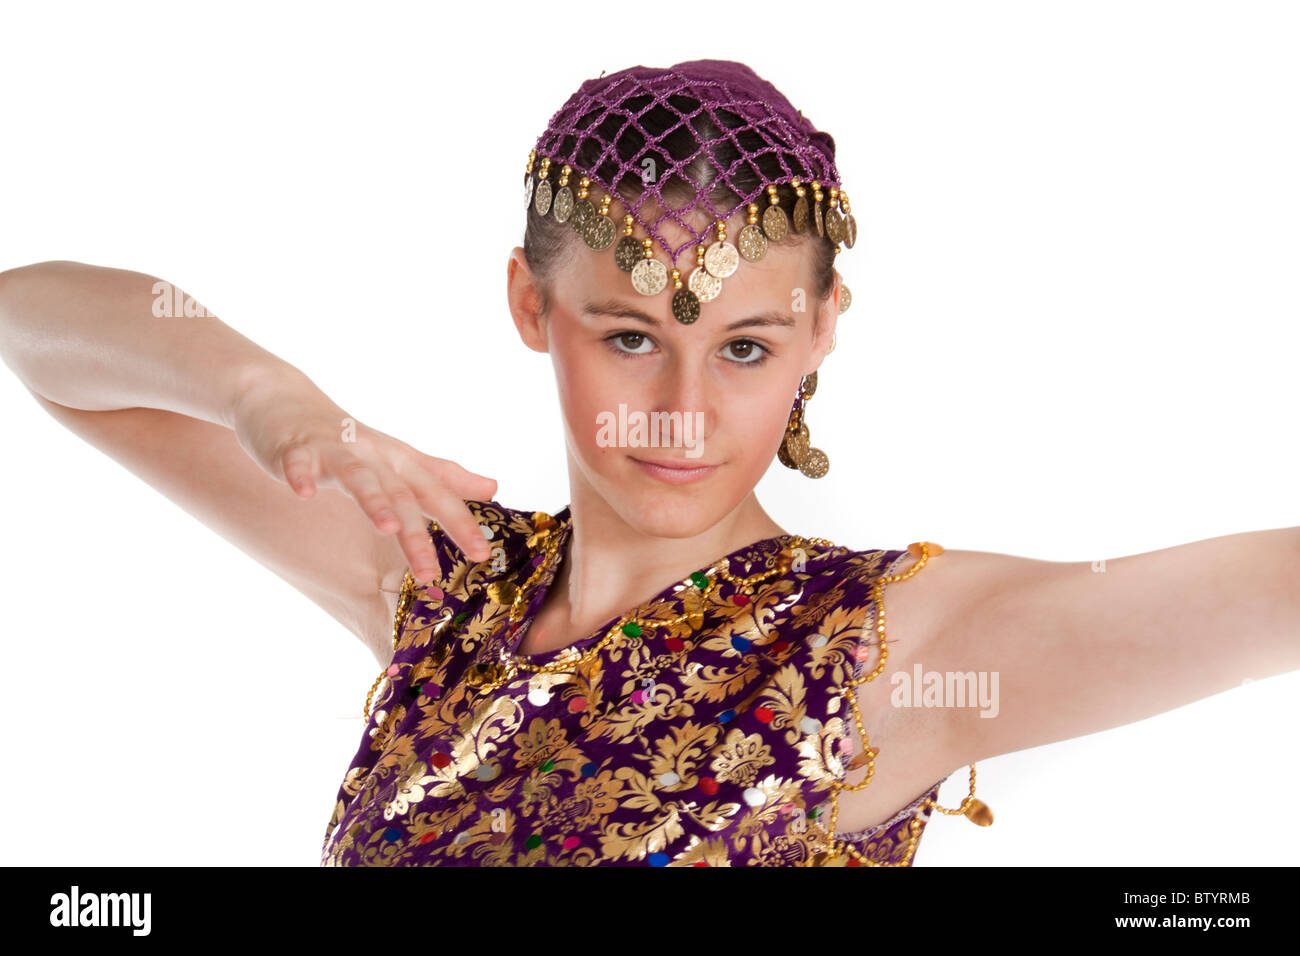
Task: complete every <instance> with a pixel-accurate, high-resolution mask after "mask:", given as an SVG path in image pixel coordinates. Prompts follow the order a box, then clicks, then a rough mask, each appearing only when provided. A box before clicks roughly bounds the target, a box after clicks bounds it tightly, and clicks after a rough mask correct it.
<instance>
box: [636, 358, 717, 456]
mask: <svg viewBox="0 0 1300 956" xmlns="http://www.w3.org/2000/svg"><path fill="white" fill-rule="evenodd" d="M717 387H718V383H717V382H715V381H714V380H713V378H712V377H711V376H710V372H709V369H708V363H707V362H706V361H704V360H703V359H701V358H699V357H698V356H689V355H681V354H679V355H677V356H676V357H674V358H673V359H672V360H671V361H668V362H665V363H664V364H663V365H662V366H661V367H660V376H659V380H658V381H657V382H655V384H654V388H653V392H652V394H653V395H654V401H653V402H652V403H651V404H652V407H651V408H650V412H651V413H652V414H653V413H655V412H659V413H663V414H666V415H672V414H673V413H677V417H675V418H669V419H664V420H665V421H672V422H676V423H679V425H680V427H683V428H689V429H690V433H691V434H692V435H693V436H694V439H695V440H696V441H703V440H705V439H706V438H708V436H709V435H710V434H712V431H713V418H714V395H715V389H716V388H717ZM688 415H689V416H690V420H689V422H687V420H686V417H687V416H688ZM652 421H653V419H652Z"/></svg>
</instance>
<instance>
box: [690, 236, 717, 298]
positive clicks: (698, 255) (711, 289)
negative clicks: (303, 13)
mask: <svg viewBox="0 0 1300 956" xmlns="http://www.w3.org/2000/svg"><path fill="white" fill-rule="evenodd" d="M686 285H687V287H688V288H689V289H690V290H691V291H692V292H694V293H695V297H696V298H698V299H699V300H700V301H701V302H711V301H713V300H714V299H716V298H717V297H718V295H719V294H721V292H722V280H721V279H719V278H718V277H717V276H715V275H713V274H712V273H711V272H709V270H708V269H706V268H705V266H704V241H703V240H701V241H700V243H699V244H698V245H697V246H696V247H695V269H694V271H692V272H691V277H690V278H689V279H687V280H686Z"/></svg>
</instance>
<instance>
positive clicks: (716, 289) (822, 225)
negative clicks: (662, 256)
mask: <svg viewBox="0 0 1300 956" xmlns="http://www.w3.org/2000/svg"><path fill="white" fill-rule="evenodd" d="M539 159H540V160H541V167H540V168H539V169H536V172H534V168H535V167H536V166H537V161H538V160H539ZM553 164H554V165H557V166H559V167H560V180H559V187H558V189H553V188H552V186H551V183H550V175H551V167H552V165H553ZM575 173H579V174H580V180H579V186H578V191H577V195H576V198H575V197H574V193H573V191H572V189H571V188H570V186H569V180H570V178H571V177H572V176H573V175H574V174H575ZM591 185H592V181H591V177H590V176H586V175H581V171H580V170H575V169H574V168H573V167H572V166H570V165H568V164H567V163H560V161H558V160H555V161H553V160H552V159H551V158H550V157H546V156H539V155H538V153H537V150H536V149H535V148H534V149H530V150H529V151H528V162H527V165H526V166H525V167H524V206H525V208H527V207H528V206H532V207H533V208H534V209H536V210H537V213H538V214H539V215H542V216H547V215H549V216H551V217H552V218H554V219H555V221H557V222H562V223H568V224H569V225H570V226H571V227H572V228H573V230H574V231H575V232H577V233H578V234H579V235H580V236H581V237H582V238H583V240H584V241H585V242H586V243H587V245H588V246H590V247H591V248H592V249H594V250H596V251H598V252H600V251H604V250H606V249H608V248H610V246H613V247H614V260H615V262H616V263H617V264H618V267H619V268H620V269H621V270H622V271H624V272H626V273H628V274H629V280H630V282H631V284H632V287H633V288H634V289H635V290H636V291H637V292H639V293H640V294H641V295H645V296H653V295H658V294H659V293H661V292H663V290H664V289H666V288H667V289H671V290H672V292H673V299H672V311H673V317H674V318H676V319H677V321H678V322H680V323H682V324H683V325H690V324H691V323H693V322H695V320H696V319H698V318H699V314H700V304H701V303H702V302H709V301H711V300H712V299H714V298H716V297H717V296H718V295H719V294H720V292H721V289H722V281H723V280H724V279H726V278H727V277H728V276H730V275H732V274H733V273H734V272H735V271H736V267H737V265H738V263H739V261H740V259H741V258H744V259H747V260H749V261H751V262H757V261H758V260H760V259H762V258H763V257H764V256H765V255H766V254H767V249H768V246H769V244H770V243H773V242H780V241H781V240H782V239H784V238H786V237H787V236H788V235H790V234H791V233H792V232H793V233H804V232H808V231H809V228H810V224H809V220H811V228H813V229H815V230H816V232H817V234H818V235H819V236H825V237H827V238H829V239H830V240H831V241H832V242H833V243H834V244H835V260H836V262H837V263H838V261H839V254H840V251H841V245H842V246H844V247H846V248H850V249H851V248H853V244H854V243H855V242H856V241H857V235H858V227H857V222H856V220H854V218H853V214H852V213H851V212H850V204H849V194H848V193H846V192H844V191H843V190H841V189H839V188H838V187H835V186H832V187H830V197H829V204H826V206H825V208H824V209H823V202H822V200H823V199H824V198H825V195H824V194H823V192H822V186H821V183H820V182H819V181H818V180H815V179H814V180H812V182H811V184H810V185H811V189H812V195H813V204H812V207H811V210H810V209H809V206H808V200H807V196H806V193H807V189H806V188H805V187H804V186H803V185H801V180H800V179H799V177H797V176H795V177H791V179H790V180H789V185H790V187H791V188H793V189H794V191H795V195H796V196H797V199H796V202H795V208H794V223H793V225H791V224H790V222H789V221H788V220H787V218H786V215H785V211H784V210H783V209H781V207H780V205H779V203H780V199H779V197H778V194H777V186H778V185H779V183H770V184H769V185H768V186H767V187H766V195H767V198H768V202H769V206H768V207H767V209H766V210H765V211H764V212H763V214H762V216H761V217H760V215H759V205H758V204H757V203H754V202H751V203H747V204H746V205H745V206H743V207H737V208H738V209H741V210H742V211H743V214H744V216H745V225H744V226H743V227H742V228H741V230H740V233H739V236H738V239H737V242H736V243H734V244H733V243H732V242H730V241H729V240H728V239H727V224H726V220H725V219H720V220H718V221H717V222H715V223H714V224H713V226H712V227H711V228H713V229H714V230H715V232H716V237H715V240H714V242H712V243H711V244H709V245H708V246H707V248H706V246H705V244H704V240H701V241H700V243H699V248H698V250H697V251H698V253H699V258H698V260H697V262H696V268H695V270H694V272H693V273H692V275H691V278H690V281H689V282H688V283H687V284H685V285H683V283H682V281H681V273H680V272H679V271H678V270H677V269H676V268H669V267H667V266H665V265H664V264H663V263H662V262H660V261H659V260H658V259H655V258H654V252H653V246H654V240H653V239H652V238H649V237H646V238H643V239H637V238H636V235H635V228H634V223H635V216H634V215H633V213H632V211H631V207H630V206H628V205H627V203H625V202H623V200H622V199H621V198H618V202H619V205H621V206H623V207H624V209H625V210H626V211H625V213H624V215H623V217H622V223H623V225H622V230H621V232H622V238H621V239H620V240H619V241H618V242H617V243H615V242H614V238H615V236H616V235H618V234H619V232H620V230H619V228H618V227H617V226H616V225H615V224H614V220H613V218H612V217H611V216H610V214H609V207H610V203H611V202H613V201H615V199H616V197H615V196H614V195H613V194H611V193H608V192H606V193H605V194H604V195H603V196H602V197H601V199H600V203H599V206H597V205H596V204H595V203H593V202H592V201H591V200H590V199H588V195H589V190H590V187H591ZM841 210H842V212H841ZM734 211H735V210H733V212H734ZM669 251H671V250H669ZM840 288H841V296H840V304H839V311H840V312H841V313H843V312H845V311H846V310H847V309H848V307H849V304H850V303H851V302H852V294H851V293H850V292H849V289H848V286H845V285H844V284H843V283H841V286H840Z"/></svg>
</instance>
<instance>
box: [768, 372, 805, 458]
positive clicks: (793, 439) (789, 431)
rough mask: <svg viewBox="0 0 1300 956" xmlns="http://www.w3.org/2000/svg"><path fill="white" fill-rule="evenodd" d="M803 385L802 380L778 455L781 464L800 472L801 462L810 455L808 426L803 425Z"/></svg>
mask: <svg viewBox="0 0 1300 956" xmlns="http://www.w3.org/2000/svg"><path fill="white" fill-rule="evenodd" d="M803 385H804V383H803V381H802V380H801V381H800V382H799V390H798V392H797V393H796V394H795V397H794V405H793V406H792V407H791V409H790V417H789V419H788V420H787V421H786V423H785V437H784V438H782V439H781V447H780V448H779V449H777V453H776V456H777V458H779V459H780V461H781V464H783V465H785V466H786V467H787V468H792V469H794V470H795V471H798V470H799V462H800V460H801V459H802V458H803V457H804V456H805V455H807V454H808V426H807V425H805V424H804V423H803Z"/></svg>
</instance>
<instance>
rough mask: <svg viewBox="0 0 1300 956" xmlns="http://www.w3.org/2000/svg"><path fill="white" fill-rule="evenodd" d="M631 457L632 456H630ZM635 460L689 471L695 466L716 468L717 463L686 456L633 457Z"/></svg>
mask: <svg viewBox="0 0 1300 956" xmlns="http://www.w3.org/2000/svg"><path fill="white" fill-rule="evenodd" d="M629 457H630V456H629ZM632 460H633V461H639V462H643V463H644V464H647V465H658V466H659V467H660V468H678V469H683V470H686V471H689V470H691V469H693V468H716V467H717V466H716V465H713V464H710V463H708V462H702V461H689V460H687V459H685V458H633V459H632Z"/></svg>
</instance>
